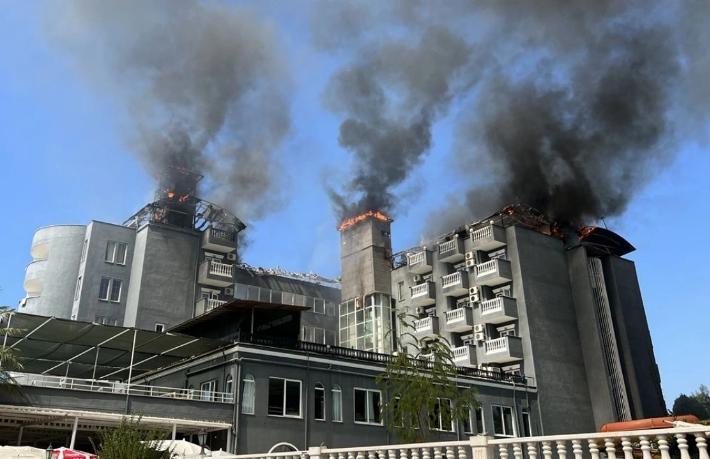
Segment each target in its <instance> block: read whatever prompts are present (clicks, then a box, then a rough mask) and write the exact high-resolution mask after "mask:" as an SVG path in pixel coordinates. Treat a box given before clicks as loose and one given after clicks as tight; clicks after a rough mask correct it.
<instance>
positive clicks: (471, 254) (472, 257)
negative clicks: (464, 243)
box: [466, 251, 476, 263]
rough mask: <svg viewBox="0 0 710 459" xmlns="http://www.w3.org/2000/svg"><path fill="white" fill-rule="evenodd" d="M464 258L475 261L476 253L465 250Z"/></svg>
mask: <svg viewBox="0 0 710 459" xmlns="http://www.w3.org/2000/svg"><path fill="white" fill-rule="evenodd" d="M466 260H467V261H468V260H474V263H475V260H476V255H475V254H474V253H473V251H468V252H466Z"/></svg>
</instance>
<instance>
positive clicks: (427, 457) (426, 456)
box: [422, 447, 431, 459]
mask: <svg viewBox="0 0 710 459" xmlns="http://www.w3.org/2000/svg"><path fill="white" fill-rule="evenodd" d="M422 459H431V453H430V451H429V448H428V447H423V448H422Z"/></svg>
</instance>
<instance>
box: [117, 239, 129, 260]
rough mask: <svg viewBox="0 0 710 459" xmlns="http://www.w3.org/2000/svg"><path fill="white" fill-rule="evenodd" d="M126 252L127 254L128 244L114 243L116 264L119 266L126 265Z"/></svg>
mask: <svg viewBox="0 0 710 459" xmlns="http://www.w3.org/2000/svg"><path fill="white" fill-rule="evenodd" d="M126 252H128V244H126V243H125V242H117V243H116V263H117V264H119V265H125V264H126Z"/></svg>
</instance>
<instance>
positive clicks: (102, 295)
mask: <svg viewBox="0 0 710 459" xmlns="http://www.w3.org/2000/svg"><path fill="white" fill-rule="evenodd" d="M110 284H111V279H109V278H108V277H102V278H101V285H99V299H100V300H106V301H108V291H109V286H110Z"/></svg>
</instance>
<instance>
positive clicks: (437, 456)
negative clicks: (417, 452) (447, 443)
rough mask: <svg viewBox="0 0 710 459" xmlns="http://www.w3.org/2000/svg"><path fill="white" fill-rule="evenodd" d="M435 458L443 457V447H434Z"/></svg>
mask: <svg viewBox="0 0 710 459" xmlns="http://www.w3.org/2000/svg"><path fill="white" fill-rule="evenodd" d="M434 459H441V447H439V446H435V447H434Z"/></svg>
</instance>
